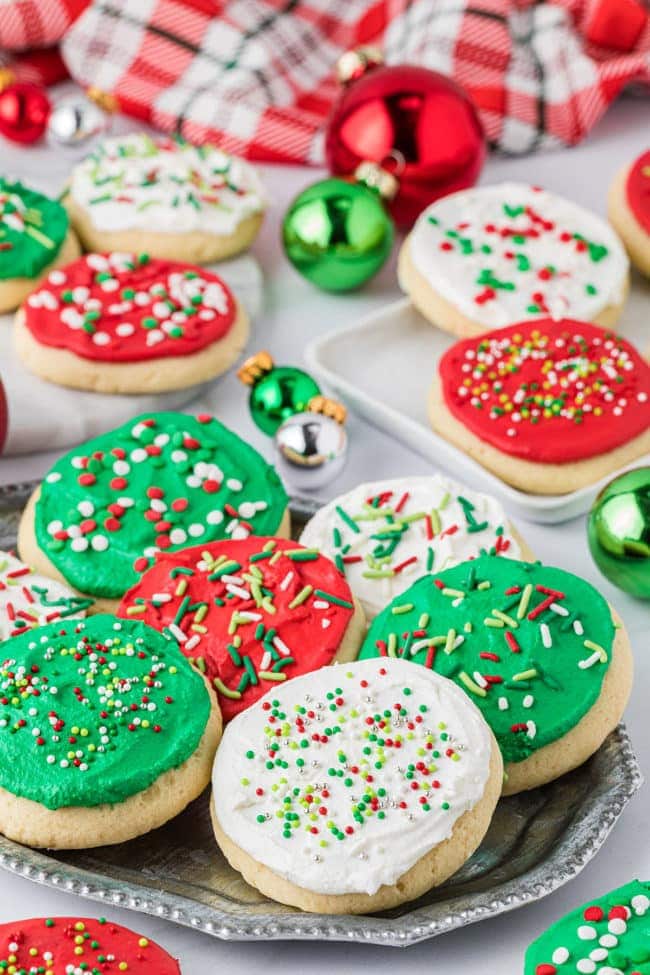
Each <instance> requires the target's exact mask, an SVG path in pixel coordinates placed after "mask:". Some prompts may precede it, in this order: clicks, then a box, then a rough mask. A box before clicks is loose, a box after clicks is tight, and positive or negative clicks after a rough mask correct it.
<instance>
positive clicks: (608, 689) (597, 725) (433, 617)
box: [360, 555, 633, 795]
mask: <svg viewBox="0 0 650 975" xmlns="http://www.w3.org/2000/svg"><path fill="white" fill-rule="evenodd" d="M395 657H397V658H403V659H406V660H409V661H412V662H414V663H417V664H420V665H421V666H423V667H424V669H425V670H427V671H434V672H436V673H438V674H441V675H442V676H443V677H446V678H449V679H450V680H453V681H455V682H456V683H457V684H458V686H459V687H460V688H462V689H463V690H464V691H465V692H466V693H467V694H468V696H469V697H471V699H472V700H473V701H474V703H475V704H476V705H477V707H478V708H479V709H480V710H481V711H482V713H483V716H484V717H485V719H486V721H487V723H488V724H489V725H490V727H491V729H492V731H493V732H494V734H495V735H496V739H497V741H498V743H499V746H500V748H501V753H502V755H503V760H504V763H505V772H506V775H505V780H504V790H503V791H504V794H506V795H509V794H511V793H514V792H521V791H523V790H525V789H533V788H536V787H537V786H540V785H544V784H545V783H546V782H550V781H552V780H553V779H556V778H558V777H559V776H560V775H564V774H565V773H566V772H569V771H571V770H572V769H574V768H576V767H577V766H578V765H581V764H582V763H583V762H584V761H586V759H587V758H589V757H590V756H591V755H592V754H593V753H594V752H595V751H597V749H598V748H599V747H600V745H601V744H602V742H603V741H604V740H605V738H606V737H607V735H608V734H609V733H610V731H612V730H613V729H614V728H615V727H616V725H617V724H618V722H619V721H620V719H621V716H622V714H623V711H624V709H625V706H626V704H627V700H628V698H629V695H630V689H631V684H632V673H633V660H632V652H631V649H630V643H629V639H628V636H627V633H626V631H625V627H624V626H623V624H622V623H621V621H620V620H619V619H618V617H617V616H616V614H615V613H614V611H613V610H612V607H611V606H610V605H609V604H608V603H607V601H606V600H605V598H604V597H603V596H601V594H600V593H599V592H598V590H596V589H594V587H593V586H591V585H590V584H589V583H588V582H586V581H585V580H584V579H581V578H579V577H578V576H575V575H572V574H571V573H570V572H565V571H564V570H562V569H556V568H552V567H550V566H544V565H540V563H538V562H536V563H533V562H518V561H515V560H514V559H496V558H494V557H493V556H490V555H486V556H482V557H481V558H479V559H476V560H475V561H473V562H465V563H462V564H461V565H457V566H456V567H455V568H453V569H447V570H446V571H445V572H441V573H440V574H438V575H435V576H433V578H431V577H429V576H424V577H423V578H421V579H419V580H418V581H417V582H416V583H415V584H414V585H413V586H411V588H410V589H407V590H406V592H404V593H402V595H401V596H400V597H399V598H398V599H396V600H395V601H394V602H393V603H391V605H390V606H388V607H387V608H386V609H385V610H384V612H383V613H382V614H381V615H380V616H378V617H377V618H376V619H375V621H374V622H373V624H372V626H371V627H370V630H369V631H368V635H367V637H366V639H365V641H364V644H363V646H362V648H361V653H360V659H362V660H366V659H374V658H379V659H381V660H385V659H388V660H390V659H391V658H395Z"/></svg>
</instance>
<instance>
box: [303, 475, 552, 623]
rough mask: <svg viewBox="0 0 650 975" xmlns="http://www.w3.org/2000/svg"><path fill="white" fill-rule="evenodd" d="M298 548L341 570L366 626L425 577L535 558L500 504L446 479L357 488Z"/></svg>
mask: <svg viewBox="0 0 650 975" xmlns="http://www.w3.org/2000/svg"><path fill="white" fill-rule="evenodd" d="M300 541H301V543H302V544H303V545H305V546H306V547H307V548H315V549H318V550H319V551H320V552H322V553H323V554H324V555H327V556H328V557H329V558H330V559H332V561H334V562H335V563H336V565H337V566H338V567H339V569H340V570H341V572H343V573H344V574H345V577H346V579H347V581H348V584H349V586H350V588H351V589H352V592H353V593H354V595H355V596H356V597H357V599H358V600H359V602H360V603H361V605H362V606H363V608H364V610H365V613H366V616H367V617H368V618H369V619H373V618H374V617H375V616H376V615H377V613H380V612H381V610H382V609H383V608H384V607H385V606H387V605H388V603H389V602H391V600H393V599H394V598H395V597H396V596H399V595H400V594H401V593H402V592H404V591H405V590H406V589H408V587H409V586H410V585H412V584H413V582H415V580H416V579H418V578H419V577H420V576H421V575H424V574H425V573H432V572H442V570H443V569H449V568H451V567H452V566H454V565H457V564H458V563H459V562H464V561H465V560H466V559H471V558H476V557H477V556H478V555H480V554H481V553H482V552H484V551H485V552H493V553H495V554H497V555H504V556H506V557H507V558H513V559H532V558H533V555H532V553H531V552H530V550H529V549H528V547H527V545H526V544H525V542H524V541H523V540H522V539H521V538H520V537H519V535H518V534H517V533H516V532H515V531H514V529H513V527H512V525H510V523H509V521H508V519H507V518H506V515H505V512H504V510H503V508H502V507H501V505H500V504H499V502H498V501H497V500H496V499H495V498H492V497H490V496H489V495H487V494H479V493H478V492H476V491H470V490H469V489H468V488H465V487H464V486H463V485H461V484H458V483H456V482H455V481H452V480H451V479H450V478H446V477H443V476H442V475H441V474H433V475H432V476H431V477H409V478H395V479H393V480H387V481H373V482H372V483H366V484H359V485H357V487H355V488H353V489H352V491H349V492H348V493H347V494H344V495H342V496H341V497H339V498H335V500H334V501H331V502H330V503H329V504H326V505H324V507H322V508H321V509H320V510H319V511H318V512H317V513H316V514H315V515H314V517H313V518H312V519H311V520H310V521H309V522H308V523H307V525H306V526H305V528H304V530H303V533H302V535H301V538H300Z"/></svg>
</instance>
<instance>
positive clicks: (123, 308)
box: [24, 254, 236, 362]
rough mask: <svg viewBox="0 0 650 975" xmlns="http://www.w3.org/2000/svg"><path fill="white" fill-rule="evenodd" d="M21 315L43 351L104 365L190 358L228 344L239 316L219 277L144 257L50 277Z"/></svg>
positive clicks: (110, 257) (86, 260)
mask: <svg viewBox="0 0 650 975" xmlns="http://www.w3.org/2000/svg"><path fill="white" fill-rule="evenodd" d="M24 308H25V322H26V324H27V327H28V328H29V330H30V332H31V333H32V335H33V336H34V338H35V339H36V340H37V341H38V342H40V343H41V344H42V345H49V346H54V347H55V348H60V349H68V350H69V351H70V352H74V353H75V355H78V356H81V357H82V358H84V359H93V360H97V361H101V362H140V361H141V360H143V359H158V358H161V357H166V356H177V355H192V353H194V352H198V351H199V350H200V349H203V348H205V346H207V345H210V344H211V343H212V342H217V341H219V340H220V339H223V338H224V336H225V335H226V334H227V333H228V331H229V330H230V328H231V327H232V324H233V322H234V319H235V313H236V306H235V300H234V298H233V296H232V293H231V292H230V290H229V288H228V287H227V285H226V284H224V282H223V281H222V280H221V278H220V277H218V276H217V275H216V274H212V273H211V272H210V271H206V270H205V268H199V267H195V266H194V265H193V264H183V263H180V262H178V261H160V260H154V259H150V258H149V257H147V255H146V254H140V255H136V254H86V255H85V257H80V258H79V260H77V261H73V262H72V264H68V265H67V266H66V267H64V268H61V269H57V270H55V271H51V272H50V274H49V275H48V277H47V280H46V282H45V284H43V285H42V286H41V287H40V288H38V289H37V290H36V291H35V292H33V293H32V294H31V295H30V297H29V298H28V299H27V302H26V303H25V306H24Z"/></svg>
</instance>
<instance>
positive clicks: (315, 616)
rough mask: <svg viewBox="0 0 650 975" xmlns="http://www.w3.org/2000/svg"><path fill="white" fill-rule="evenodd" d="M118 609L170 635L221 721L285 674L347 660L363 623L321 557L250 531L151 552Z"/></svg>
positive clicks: (332, 567)
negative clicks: (214, 699)
mask: <svg viewBox="0 0 650 975" xmlns="http://www.w3.org/2000/svg"><path fill="white" fill-rule="evenodd" d="M118 615H119V616H124V617H126V618H127V619H139V620H143V622H145V623H148V624H149V625H150V626H154V627H155V628H156V629H157V630H162V632H163V633H170V634H171V636H173V637H174V638H175V639H176V640H178V642H179V644H180V647H181V649H182V651H183V653H184V654H185V655H186V656H187V657H188V658H189V659H190V660H191V661H193V662H194V663H195V664H196V666H197V667H198V668H199V670H200V671H201V673H203V674H205V676H206V677H207V679H208V681H209V682H210V683H211V684H212V686H213V687H214V689H215V691H216V692H217V695H218V698H219V706H220V708H221V713H222V715H223V718H224V721H229V720H230V719H231V718H233V717H234V716H235V715H236V714H239V712H240V711H242V710H243V709H244V708H247V707H249V706H250V705H251V704H252V703H253V702H254V701H256V700H257V699H258V698H260V697H262V695H264V694H265V693H266V692H267V691H268V690H270V689H271V688H272V687H274V686H276V685H277V684H279V683H282V682H283V681H285V680H287V678H293V677H298V676H300V675H301V674H305V673H309V671H312V670H318V669H319V668H320V667H325V666H327V665H328V664H331V663H334V662H340V661H350V660H355V659H356V657H357V653H358V652H359V647H360V646H361V641H362V639H363V637H364V635H365V629H366V627H365V616H364V613H363V610H362V609H361V606H360V605H359V604H358V603H357V602H356V601H355V599H354V596H353V595H352V592H351V591H350V587H349V585H348V584H347V582H346V581H345V578H344V576H343V575H342V574H341V573H340V572H339V571H338V569H337V568H336V566H335V565H334V564H333V563H332V562H330V560H329V559H328V558H325V556H324V555H321V554H320V553H319V552H318V550H317V549H315V548H311V549H309V548H304V547H303V546H302V545H297V544H296V543H295V542H292V541H290V540H287V539H282V538H259V537H256V536H252V537H250V538H245V539H240V540H239V541H231V540H227V541H223V542H212V543H209V544H207V545H197V546H194V547H192V548H186V549H183V550H182V551H181V552H169V553H163V554H161V555H158V557H157V558H156V561H155V563H154V565H153V566H152V567H151V569H149V570H148V572H145V574H144V575H143V576H142V578H141V579H140V581H139V582H137V583H136V584H135V586H133V588H131V589H130V590H129V591H128V592H127V593H126V595H125V596H124V599H123V600H122V602H121V603H120V607H119V609H118Z"/></svg>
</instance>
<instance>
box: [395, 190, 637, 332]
mask: <svg viewBox="0 0 650 975" xmlns="http://www.w3.org/2000/svg"><path fill="white" fill-rule="evenodd" d="M628 276H629V266H628V260H627V256H626V254H625V250H624V249H623V245H622V244H621V241H620V240H619V238H618V237H617V235H616V233H615V232H614V230H612V228H611V227H610V226H609V225H608V224H607V223H606V222H605V221H604V220H601V219H600V217H598V216H596V215H595V214H593V213H590V212H589V211H588V210H585V209H583V208H582V207H580V206H578V205H577V204H575V203H572V202H571V201H570V200H565V199H563V198H562V197H560V196H556V195H555V194H554V193H549V192H547V191H545V190H541V189H539V188H536V187H532V186H528V185H526V184H521V183H497V184H495V185H493V186H481V187H474V188H473V189H469V190H463V191H461V192H460V193H453V194H451V195H450V196H445V197H443V198H442V199H440V200H437V201H436V202H435V203H433V204H432V205H431V206H430V207H428V208H427V209H426V210H425V211H424V212H423V213H422V214H421V215H420V217H419V218H418V220H417V223H416V224H415V227H414V228H413V231H412V232H411V234H410V235H409V237H408V238H407V240H406V241H405V243H404V245H403V247H402V251H401V253H400V260H399V279H400V284H401V286H402V288H403V290H404V291H406V293H407V294H408V295H409V297H410V298H411V300H412V302H413V304H414V305H415V306H416V307H417V308H418V310H419V311H421V312H422V314H423V315H424V316H425V317H426V318H428V319H429V320H430V321H431V322H433V323H434V324H435V325H437V326H438V327H439V328H442V329H445V330H446V331H449V332H454V333H455V334H457V335H475V334H479V333H480V332H482V331H485V330H486V329H492V328H500V327H502V326H504V325H510V324H512V323H514V322H521V321H525V320H527V319H531V318H538V317H547V318H553V319H561V318H576V319H580V320H582V321H587V322H597V323H598V324H599V325H604V326H611V325H613V324H614V323H615V322H616V321H617V320H618V317H619V314H620V312H621V309H622V306H623V303H624V301H625V296H626V293H627V287H628Z"/></svg>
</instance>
